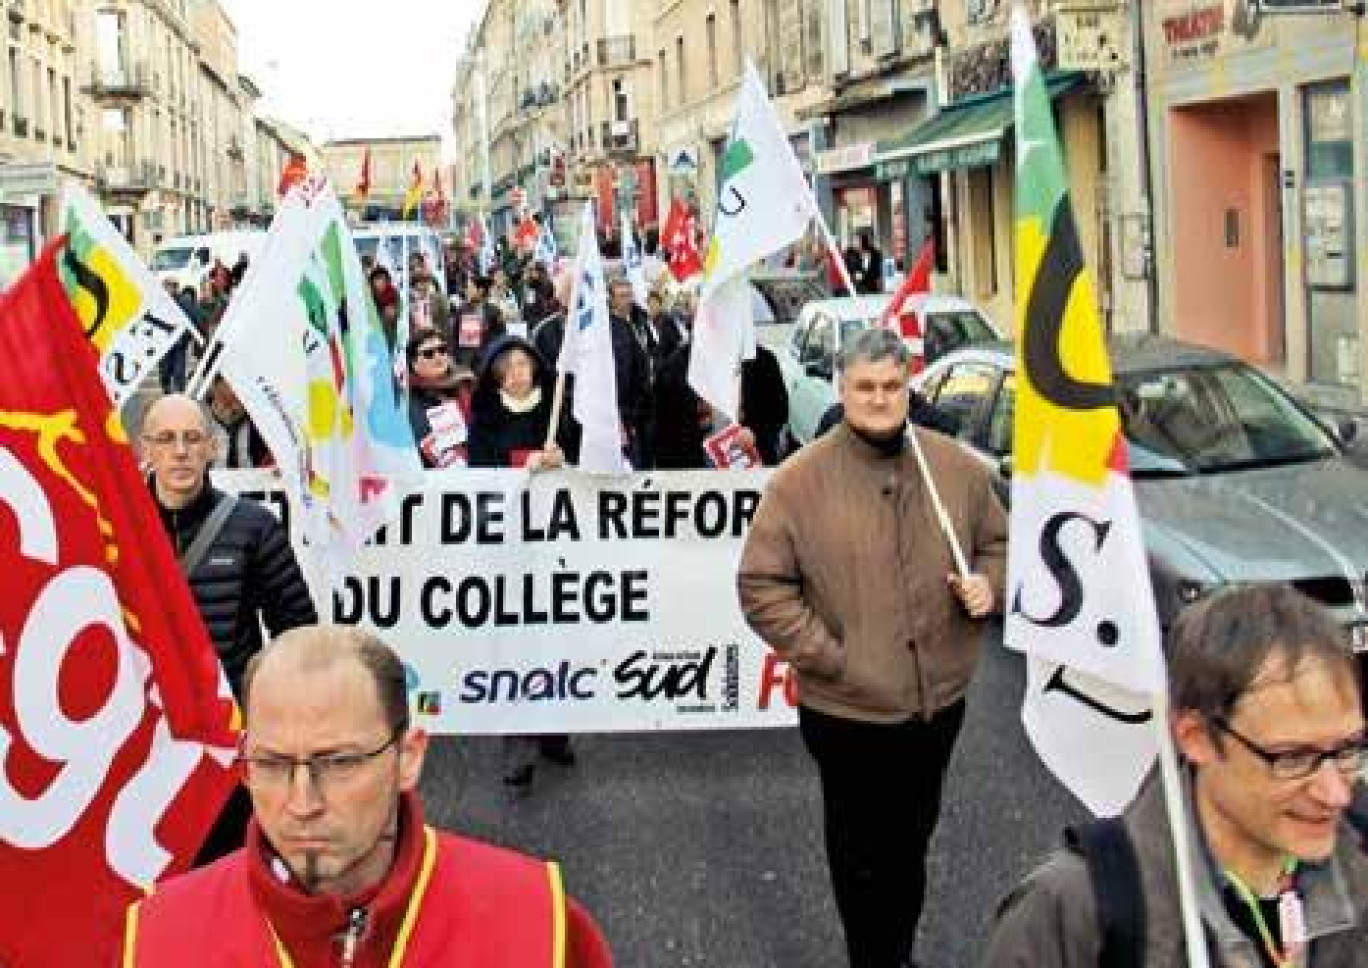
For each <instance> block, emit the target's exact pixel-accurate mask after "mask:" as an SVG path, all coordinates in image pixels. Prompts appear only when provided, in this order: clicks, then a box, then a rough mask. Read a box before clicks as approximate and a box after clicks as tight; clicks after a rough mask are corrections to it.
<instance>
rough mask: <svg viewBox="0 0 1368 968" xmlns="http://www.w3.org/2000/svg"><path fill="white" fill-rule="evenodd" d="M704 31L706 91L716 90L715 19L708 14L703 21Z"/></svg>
mask: <svg viewBox="0 0 1368 968" xmlns="http://www.w3.org/2000/svg"><path fill="white" fill-rule="evenodd" d="M704 24H705V27H704V31H705V33H706V35H707V38H708V90H709V91H715V90H717V17H716V16H715V15H714V14H708V18H707V20H705V21H704Z"/></svg>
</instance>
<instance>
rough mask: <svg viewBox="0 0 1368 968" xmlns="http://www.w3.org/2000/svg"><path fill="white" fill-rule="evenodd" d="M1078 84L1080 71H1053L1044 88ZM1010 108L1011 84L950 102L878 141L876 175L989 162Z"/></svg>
mask: <svg viewBox="0 0 1368 968" xmlns="http://www.w3.org/2000/svg"><path fill="white" fill-rule="evenodd" d="M1081 83H1083V75H1082V74H1078V73H1069V74H1056V75H1055V76H1054V77H1051V78H1049V80H1048V81H1047V82H1046V86H1047V88H1048V90H1049V93H1050V97H1051V98H1052V99H1053V98H1057V97H1059V96H1060V95H1061V94H1063V93H1064V92H1066V91H1069V90H1072V89H1073V88H1075V87H1077V86H1078V85H1079V84H1081ZM1012 112H1013V106H1012V89H1011V88H1004V89H1003V90H1000V91H994V92H993V93H992V94H985V95H980V96H979V97H974V98H968V99H965V100H963V101H960V102H958V103H957V104H952V105H950V107H948V108H945V109H944V110H942V111H941V112H940V113H939V114H937V115H936V116H935V117H933V118H928V119H927V120H925V121H923V122H922V123H921V124H920V125H918V126H917V127H915V128H913V129H912V130H911V131H910V132H908V133H907V134H905V135H903V136H902V137H900V138H890V139H888V140H885V141H880V142H879V144H878V146H877V149H876V153H875V156H874V161H875V165H876V167H877V171H878V175H879V177H880V178H897V177H902V176H905V175H907V174H911V173H916V174H918V175H934V174H936V173H937V172H942V171H954V170H956V169H960V168H979V167H983V166H985V165H994V164H996V163H997V161H998V159H999V158H1000V157H1001V154H1002V136H1003V135H1004V134H1006V133H1007V132H1008V131H1009V130H1011V127H1012V124H1013V121H1014V118H1013V114H1012ZM909 163H910V170H909Z"/></svg>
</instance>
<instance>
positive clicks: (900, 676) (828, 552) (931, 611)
mask: <svg viewBox="0 0 1368 968" xmlns="http://www.w3.org/2000/svg"><path fill="white" fill-rule="evenodd" d="M909 356H910V351H909V350H908V349H907V348H906V346H905V345H904V344H903V341H902V338H901V337H900V336H899V335H898V334H897V333H895V332H893V331H891V330H887V329H878V330H866V331H864V332H862V333H860V334H859V335H858V336H856V337H855V338H854V339H852V340H851V341H850V342H849V343H847V344H846V345H845V346H844V347H842V350H841V355H840V358H839V365H840V370H841V399H842V402H843V403H844V404H845V420H844V422H843V423H841V425H840V426H838V427H837V428H836V429H835V430H833V431H832V432H831V433H829V434H827V435H826V436H825V437H823V438H822V439H821V440H819V441H817V442H815V443H813V444H811V445H810V446H808V447H804V448H803V449H802V450H801V451H799V452H798V453H797V454H796V455H795V456H794V457H792V458H791V459H790V460H789V461H788V462H787V463H785V464H784V465H782V466H781V467H780V468H779V469H778V470H777V471H776V472H775V474H774V476H773V477H771V478H770V483H769V487H768V489H767V490H766V491H765V496H764V498H763V499H762V500H761V502H760V507H759V510H758V511H757V512H756V515H755V519H754V521H753V522H752V524H751V530H750V534H749V536H748V538H747V540H746V546H745V551H744V552H743V553H742V557H741V564H740V568H739V571H738V578H737V583H738V587H739V591H740V596H741V607H742V610H743V611H744V612H745V615H746V620H747V621H748V622H749V623H750V625H751V627H752V628H753V629H754V630H755V631H756V633H757V634H758V635H759V636H760V638H761V639H762V640H763V641H765V642H767V643H769V644H770V646H772V647H773V648H774V649H775V651H776V652H778V653H779V654H780V655H781V656H782V657H783V658H785V659H786V660H788V661H789V663H790V664H791V665H792V666H793V667H794V669H796V670H797V674H798V702H799V707H798V722H799V727H800V729H801V731H802V735H803V742H804V743H805V744H806V746H807V749H808V752H809V753H810V754H811V755H812V757H813V759H814V760H816V762H817V769H818V772H819V774H820V776H821V782H822V804H823V811H824V823H825V831H826V848H827V860H828V863H829V865H830V868H831V881H832V887H833V889H834V891H835V895H836V906H837V908H838V909H839V911H840V913H841V920H842V922H843V924H844V926H845V933H846V947H847V949H848V951H849V953H850V964H851V968H904V966H907V965H910V964H911V957H912V948H913V942H914V941H915V939H916V933H917V922H918V920H919V918H920V916H921V907H922V900H923V895H924V894H925V887H926V869H925V865H926V850H927V846H928V844H929V841H930V839H931V832H932V830H933V829H934V828H935V825H936V820H937V817H938V815H939V813H940V799H941V786H942V781H943V778H944V775H945V769H946V766H947V765H948V763H949V761H950V754H951V753H952V752H953V750H954V745H955V740H956V738H957V736H958V735H959V730H960V725H961V723H962V722H963V719H964V697H965V693H966V692H967V691H968V687H969V679H970V676H971V675H972V673H973V671H974V666H975V664H976V660H977V657H978V648H979V640H980V639H982V637H983V635H984V631H985V630H984V619H985V618H987V617H988V616H989V615H990V614H991V613H993V612H995V611H997V610H998V609H999V606H1000V603H1001V602H1002V581H1003V572H1004V567H1005V557H1006V525H1007V523H1006V519H1005V516H1004V514H1003V511H1002V508H1001V506H1000V505H999V504H998V502H997V498H996V497H995V496H994V494H993V489H992V486H991V485H990V482H989V479H988V475H987V472H986V471H985V470H984V468H983V467H982V465H980V464H979V463H977V462H976V461H975V460H974V459H973V458H972V457H970V456H969V455H968V454H967V453H966V452H964V451H963V450H961V449H960V448H959V447H958V446H957V445H956V443H955V442H954V441H953V440H951V439H949V438H946V437H944V436H941V435H940V434H934V433H923V432H921V431H909V430H908V427H907V390H906V382H907V378H906V373H907V363H908V359H909ZM909 433H916V435H917V438H916V441H915V442H914V445H907V446H905V444H906V442H907V441H908V437H909ZM918 449H919V450H918ZM914 455H919V456H914ZM923 459H924V461H925V464H924V466H919V461H921V460H923ZM933 481H934V485H935V493H934V494H933V491H932V482H933ZM935 495H939V497H936V496H935ZM933 506H934V510H933ZM938 511H943V512H944V518H945V522H946V523H948V525H949V526H950V527H952V528H953V532H954V535H955V541H956V543H957V545H958V546H962V547H963V552H959V551H958V549H956V550H955V552H954V553H952V549H951V547H950V546H949V544H948V542H946V541H944V540H941V536H940V535H939V534H938V533H937V524H936V521H937V512H938ZM961 554H962V555H963V556H964V557H965V558H967V561H968V567H967V568H961V567H959V565H958V563H957V559H958V558H959V557H960V556H961Z"/></svg>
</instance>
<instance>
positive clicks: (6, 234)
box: [0, 205, 37, 288]
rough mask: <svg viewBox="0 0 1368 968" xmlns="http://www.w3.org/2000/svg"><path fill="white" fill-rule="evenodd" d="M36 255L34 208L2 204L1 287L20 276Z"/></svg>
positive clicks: (0, 222)
mask: <svg viewBox="0 0 1368 968" xmlns="http://www.w3.org/2000/svg"><path fill="white" fill-rule="evenodd" d="M36 256H37V249H36V240H35V239H34V235H33V210H32V209H30V208H23V207H21V206H18V205H0V288H3V287H6V286H8V285H9V284H10V283H11V282H13V281H14V280H15V279H16V278H18V276H19V274H20V273H21V272H23V271H24V269H25V268H26V267H27V266H28V264H29V263H30V262H32V261H33V260H34V258H35V257H36Z"/></svg>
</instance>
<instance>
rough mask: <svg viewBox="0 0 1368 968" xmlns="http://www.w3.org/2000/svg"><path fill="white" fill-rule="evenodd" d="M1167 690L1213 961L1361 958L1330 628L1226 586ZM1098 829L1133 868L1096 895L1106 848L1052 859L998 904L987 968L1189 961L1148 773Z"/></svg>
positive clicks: (1176, 646) (1349, 783) (1354, 720)
mask: <svg viewBox="0 0 1368 968" xmlns="http://www.w3.org/2000/svg"><path fill="white" fill-rule="evenodd" d="M1169 681H1170V691H1171V693H1172V700H1171V701H1172V707H1173V717H1172V720H1171V722H1172V730H1173V737H1174V741H1175V743H1176V744H1177V746H1178V749H1179V751H1180V752H1181V754H1182V756H1183V759H1184V761H1185V763H1186V766H1187V771H1186V782H1185V789H1184V801H1185V805H1186V810H1185V813H1186V820H1187V823H1188V825H1189V827H1190V829H1191V830H1192V831H1193V833H1194V837H1193V846H1192V847H1191V849H1190V853H1191V854H1192V866H1193V869H1194V870H1195V871H1196V872H1197V874H1196V879H1197V885H1196V893H1197V898H1198V903H1199V905H1200V908H1201V917H1202V923H1203V926H1204V928H1205V933H1206V936H1207V944H1208V947H1209V949H1210V950H1209V957H1210V963H1211V964H1212V965H1214V966H1226V965H1249V966H1254V965H1262V966H1265V968H1278V966H1283V965H1287V966H1291V965H1297V966H1302V968H1349V966H1350V965H1361V964H1363V959H1364V954H1365V952H1368V857H1365V856H1364V854H1363V853H1362V852H1360V851H1359V850H1358V849H1357V848H1356V846H1355V844H1354V840H1355V837H1354V834H1353V832H1352V831H1351V830H1349V829H1348V827H1347V826H1346V825H1345V824H1344V823H1343V819H1342V818H1343V817H1344V815H1345V809H1346V807H1347V806H1348V804H1349V801H1350V794H1351V790H1352V787H1353V785H1354V783H1355V781H1356V779H1357V777H1358V774H1359V772H1360V771H1361V770H1362V769H1363V765H1364V760H1365V756H1364V741H1365V739H1364V718H1363V711H1362V709H1361V707H1360V686H1359V683H1358V678H1357V671H1356V668H1355V666H1354V661H1353V658H1352V655H1351V653H1350V652H1349V651H1348V649H1347V648H1346V647H1345V645H1344V641H1343V636H1342V634H1341V632H1340V629H1339V627H1338V626H1337V625H1336V624H1335V621H1334V619H1333V618H1332V617H1331V616H1330V615H1329V614H1327V613H1326V612H1325V611H1324V609H1322V608H1321V606H1319V605H1317V604H1315V603H1314V602H1312V601H1310V600H1309V599H1307V598H1304V597H1303V596H1302V595H1301V594H1300V593H1298V592H1296V591H1294V590H1293V589H1291V588H1290V587H1283V586H1265V587H1258V588H1244V589H1234V590H1230V591H1226V592H1222V593H1221V594H1219V595H1217V596H1216V597H1214V598H1212V599H1209V600H1206V601H1204V602H1201V603H1199V604H1197V605H1193V606H1190V607H1189V608H1188V609H1187V610H1186V611H1184V612H1183V613H1182V614H1181V615H1180V616H1179V618H1178V621H1177V622H1176V623H1175V624H1174V627H1173V630H1172V633H1171V642H1170V649H1169ZM1102 823H1103V824H1109V825H1113V826H1112V827H1111V829H1112V830H1113V831H1115V834H1114V836H1117V837H1119V838H1120V846H1119V847H1118V848H1113V851H1116V850H1119V851H1122V852H1128V853H1129V854H1130V856H1131V859H1130V860H1129V862H1128V865H1127V867H1122V868H1121V870H1127V869H1128V870H1129V873H1128V874H1120V873H1118V874H1115V875H1113V876H1112V878H1110V879H1107V883H1108V885H1109V887H1108V888H1106V889H1105V890H1107V891H1109V892H1110V894H1109V895H1108V897H1107V899H1105V900H1104V899H1103V898H1102V897H1101V896H1100V895H1099V889H1098V887H1097V886H1095V885H1096V884H1097V882H1096V881H1094V880H1092V877H1094V876H1099V875H1098V874H1094V875H1090V866H1092V865H1096V867H1097V870H1098V871H1099V874H1100V871H1101V870H1103V869H1104V868H1103V864H1104V862H1105V861H1106V860H1107V859H1112V858H1113V857H1114V856H1115V855H1114V854H1111V855H1108V856H1107V857H1103V856H1099V855H1101V854H1102V852H1103V851H1104V850H1105V848H1103V847H1102V845H1101V842H1099V841H1098V840H1097V839H1094V838H1082V839H1081V844H1080V846H1079V848H1078V849H1075V850H1063V851H1059V852H1058V853H1056V854H1055V856H1053V857H1052V858H1050V860H1048V861H1047V862H1046V863H1045V864H1044V865H1043V866H1042V867H1040V868H1039V869H1037V870H1036V871H1035V872H1033V873H1032V874H1031V875H1030V876H1029V877H1027V878H1026V880H1025V882H1024V883H1022V884H1021V885H1020V886H1019V887H1018V888H1017V889H1016V890H1015V891H1013V892H1012V894H1011V895H1010V896H1009V897H1008V898H1007V899H1006V901H1005V902H1004V903H1003V907H1002V910H1001V911H1000V912H999V915H998V921H997V924H996V926H995V928H994V930H993V933H992V936H991V939H990V941H989V945H988V949H987V953H986V955H985V957H984V960H983V962H982V964H983V966H984V968H996V966H1007V965H1031V966H1033V968H1051V966H1060V968H1062V966H1070V968H1084V966H1093V965H1097V966H1106V965H1120V964H1133V965H1137V966H1141V965H1181V964H1186V963H1187V962H1186V961H1185V959H1184V947H1183V946H1184V941H1183V937H1184V932H1183V928H1182V924H1181V918H1180V913H1179V908H1178V902H1177V891H1176V890H1175V889H1174V885H1175V883H1176V870H1175V863H1174V854H1173V835H1172V833H1171V830H1170V826H1169V821H1168V817H1167V815H1166V813H1165V806H1164V796H1163V789H1162V785H1161V784H1160V782H1159V781H1158V777H1157V776H1151V778H1150V779H1149V780H1148V781H1147V782H1146V784H1145V786H1144V787H1143V788H1142V789H1141V793H1140V796H1139V798H1138V799H1137V801H1136V802H1135V803H1134V804H1132V806H1131V807H1130V808H1129V809H1128V810H1127V811H1126V813H1125V817H1124V820H1123V821H1119V822H1113V821H1103V822H1102ZM1096 829H1098V828H1097V826H1094V827H1092V828H1084V830H1085V831H1088V830H1096ZM1090 845H1091V850H1090V849H1089V847H1090ZM1199 845H1200V846H1199ZM1085 856H1089V857H1091V858H1092V860H1091V861H1090V862H1085V859H1084V857H1085ZM1120 856H1123V857H1124V856H1127V853H1122V854H1121V855H1120ZM1103 911H1110V912H1111V913H1110V914H1102V913H1100V912H1103ZM1123 939H1124V941H1123ZM1121 947H1124V950H1120V949H1121ZM1123 957H1125V958H1127V959H1128V960H1124V961H1123V960H1119V959H1121V958H1123Z"/></svg>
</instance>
